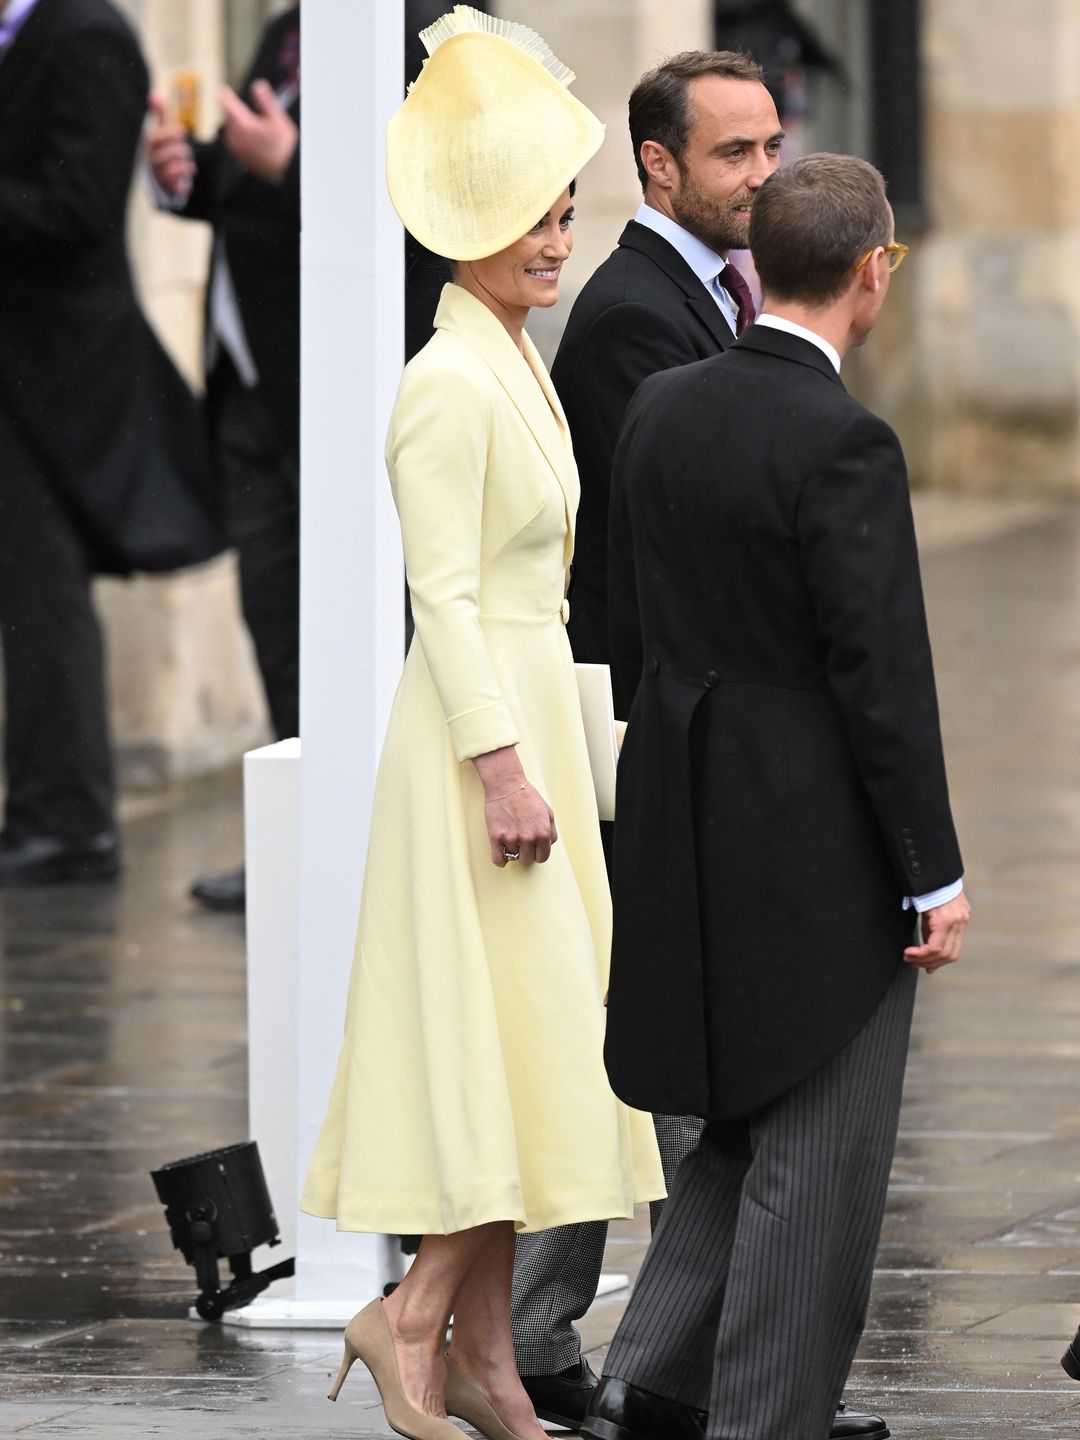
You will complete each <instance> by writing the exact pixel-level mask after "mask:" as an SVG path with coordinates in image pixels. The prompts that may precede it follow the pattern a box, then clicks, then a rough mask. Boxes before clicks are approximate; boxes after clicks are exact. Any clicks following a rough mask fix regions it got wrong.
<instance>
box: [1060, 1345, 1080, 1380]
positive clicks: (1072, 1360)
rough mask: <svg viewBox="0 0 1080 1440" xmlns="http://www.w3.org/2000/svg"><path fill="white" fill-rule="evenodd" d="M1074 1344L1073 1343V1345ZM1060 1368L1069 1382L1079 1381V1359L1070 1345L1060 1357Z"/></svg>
mask: <svg viewBox="0 0 1080 1440" xmlns="http://www.w3.org/2000/svg"><path fill="white" fill-rule="evenodd" d="M1075 1343H1076V1342H1075V1341H1074V1342H1073V1344H1075ZM1061 1368H1062V1370H1064V1371H1065V1374H1066V1375H1068V1376H1069V1378H1070V1379H1071V1380H1080V1358H1078V1357H1077V1354H1076V1351H1075V1350H1074V1349H1073V1347H1072V1345H1070V1346H1069V1348H1068V1349H1067V1350H1066V1351H1065V1354H1064V1355H1062V1357H1061Z"/></svg>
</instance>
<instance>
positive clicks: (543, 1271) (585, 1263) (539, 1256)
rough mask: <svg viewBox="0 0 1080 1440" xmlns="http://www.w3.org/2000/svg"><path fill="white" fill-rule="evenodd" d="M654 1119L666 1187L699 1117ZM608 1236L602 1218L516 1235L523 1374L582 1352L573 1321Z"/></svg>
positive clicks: (516, 1309) (588, 1298)
mask: <svg viewBox="0 0 1080 1440" xmlns="http://www.w3.org/2000/svg"><path fill="white" fill-rule="evenodd" d="M653 1120H654V1122H655V1124H656V1139H657V1142H658V1144H659V1147H660V1160H661V1163H662V1164H663V1167H664V1179H665V1180H666V1181H667V1187H668V1190H670V1189H671V1187H672V1185H673V1183H674V1180H675V1174H676V1171H677V1170H678V1169H679V1166H680V1165H681V1164H682V1162H683V1160H684V1159H685V1158H686V1156H687V1154H688V1153H689V1152H690V1151H691V1150H692V1149H693V1148H694V1146H695V1145H696V1144H697V1142H698V1138H699V1136H700V1135H701V1130H702V1122H701V1121H700V1120H697V1119H694V1118H693V1117H686V1116H682V1115H654V1116H653ZM663 1208H664V1202H663V1201H662V1200H655V1201H653V1203H652V1204H651V1205H650V1207H649V1210H650V1214H651V1218H652V1224H653V1229H654V1230H655V1228H656V1225H657V1222H658V1220H659V1217H660V1212H661V1211H662V1210H663ZM606 1241H607V1224H606V1222H604V1221H594V1222H592V1223H589V1224H584V1225H562V1226H559V1227H558V1228H557V1229H555V1230H540V1231H537V1232H536V1233H534V1234H529V1235H519V1236H518V1237H517V1251H516V1254H515V1257H514V1291H513V1300H512V1304H511V1312H510V1314H511V1322H512V1324H513V1330H514V1353H515V1355H516V1357H517V1366H518V1370H519V1371H520V1373H521V1374H522V1375H556V1374H558V1372H559V1371H560V1370H565V1369H567V1368H568V1367H569V1366H571V1365H573V1364H575V1363H576V1361H577V1360H578V1359H579V1358H580V1356H581V1336H580V1335H579V1334H578V1331H577V1329H576V1328H575V1325H574V1322H575V1321H576V1320H580V1319H581V1317H582V1316H583V1315H584V1314H585V1311H586V1310H588V1308H589V1306H590V1305H591V1304H592V1302H593V1301H594V1300H595V1299H596V1287H597V1285H598V1284H599V1281H600V1267H601V1266H602V1264H603V1261H604V1245H605V1242H606Z"/></svg>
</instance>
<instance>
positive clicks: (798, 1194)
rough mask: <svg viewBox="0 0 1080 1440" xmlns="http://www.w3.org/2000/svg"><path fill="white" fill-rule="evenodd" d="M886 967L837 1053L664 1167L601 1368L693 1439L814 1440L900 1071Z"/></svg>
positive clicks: (862, 1253) (846, 1356) (843, 1347)
mask: <svg viewBox="0 0 1080 1440" xmlns="http://www.w3.org/2000/svg"><path fill="white" fill-rule="evenodd" d="M916 978H917V974H916V971H915V970H914V969H913V968H912V967H910V966H907V965H901V966H900V968H899V970H898V972H897V976H896V979H895V981H894V982H893V984H892V986H891V987H890V989H889V990H888V992H887V993H886V995H885V998H884V999H883V1000H882V1002H881V1004H880V1006H879V1007H878V1009H877V1010H876V1011H875V1013H874V1015H873V1016H872V1017H871V1019H870V1020H869V1022H868V1023H867V1025H866V1026H865V1027H864V1028H863V1030H862V1031H861V1032H860V1033H859V1034H858V1035H857V1036H856V1037H855V1039H854V1040H853V1041H852V1042H851V1043H850V1044H849V1045H848V1046H847V1047H846V1048H845V1049H844V1050H842V1051H841V1052H840V1053H839V1054H838V1055H836V1056H834V1057H833V1058H832V1059H831V1060H829V1061H827V1062H826V1063H825V1064H824V1065H823V1066H822V1067H821V1068H820V1069H819V1070H816V1071H815V1072H814V1073H813V1074H812V1075H810V1076H808V1077H807V1078H806V1079H805V1080H802V1081H800V1082H799V1084H797V1085H796V1086H795V1087H794V1088H793V1089H791V1090H789V1091H788V1092H787V1093H786V1094H784V1095H782V1096H780V1097H779V1099H777V1100H774V1101H772V1102H771V1103H770V1104H769V1105H766V1106H765V1107H764V1108H763V1109H761V1110H759V1111H756V1112H755V1113H754V1114H753V1115H751V1116H749V1117H747V1118H746V1119H744V1120H737V1121H727V1122H717V1123H713V1124H710V1125H708V1126H706V1128H705V1132H704V1134H703V1136H702V1138H701V1142H700V1143H699V1145H698V1146H697V1148H696V1150H694V1152H693V1153H692V1154H691V1155H690V1156H689V1157H688V1158H687V1160H686V1161H685V1163H684V1164H683V1166H682V1167H681V1169H680V1171H679V1176H678V1179H677V1181H676V1184H675V1188H674V1189H673V1191H672V1193H671V1198H670V1199H669V1200H668V1203H667V1206H666V1207H665V1210H664V1217H663V1220H662V1222H661V1224H660V1226H659V1227H658V1229H657V1232H656V1236H655V1238H654V1240H653V1243H652V1245H651V1246H650V1248H649V1252H648V1254H647V1255H646V1257H645V1261H644V1263H643V1265H642V1268H641V1274H640V1276H639V1278H638V1282H637V1285H636V1286H635V1288H634V1293H633V1295H632V1297H631V1299H630V1304H629V1306H628V1308H627V1310H626V1314H625V1315H624V1317H623V1320H622V1323H621V1324H620V1326H619V1329H618V1331H617V1333H616V1335H615V1339H614V1341H613V1342H612V1346H611V1350H610V1352H609V1354H608V1360H607V1364H606V1366H605V1367H604V1373H605V1374H606V1375H614V1376H617V1377H618V1378H619V1379H621V1380H625V1381H628V1382H629V1383H630V1384H632V1385H636V1386H638V1387H639V1388H641V1389H642V1390H649V1391H651V1392H653V1393H654V1394H657V1395H663V1396H666V1397H667V1398H669V1399H672V1400H679V1401H681V1402H683V1403H684V1404H686V1405H691V1406H693V1407H694V1408H695V1409H697V1410H708V1412H709V1425H708V1430H707V1435H708V1440H827V1437H828V1435H829V1431H830V1429H831V1426H832V1423H833V1419H834V1416H835V1412H836V1407H837V1404H838V1403H839V1400H840V1396H841V1394H842V1392H843V1388H844V1384H845V1381H846V1380H847V1375H848V1371H849V1369H850V1368H851V1362H852V1360H853V1359H854V1356H855V1351H856V1348H857V1346H858V1343H859V1338H860V1336H861V1334H862V1328H863V1324H864V1323H865V1318H866V1306H867V1302H868V1300H869V1296H870V1281H871V1277H872V1275H873V1268H874V1255H875V1253H876V1251H877V1244H878V1237H879V1234H880V1230H881V1217H882V1214H883V1211H884V1208H885V1193H886V1189H887V1186H888V1180H889V1169H890V1165H891V1162H892V1155H893V1149H894V1147H895V1144H896V1127H897V1121H898V1118H899V1111H900V1095H901V1091H902V1088H903V1079H904V1065H905V1062H906V1059H907V1046H908V1036H909V1033H910V1029H911V1014H912V1007H913V1005H914V1000H915V982H916Z"/></svg>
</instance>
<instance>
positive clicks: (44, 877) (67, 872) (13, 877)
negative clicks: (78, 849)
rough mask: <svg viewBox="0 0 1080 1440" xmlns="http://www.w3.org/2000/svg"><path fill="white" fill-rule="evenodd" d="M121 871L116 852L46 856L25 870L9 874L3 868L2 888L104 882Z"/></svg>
mask: <svg viewBox="0 0 1080 1440" xmlns="http://www.w3.org/2000/svg"><path fill="white" fill-rule="evenodd" d="M119 874H120V862H119V860H117V859H116V857H115V856H112V855H110V856H108V857H101V858H91V859H86V860H68V859H58V860H43V861H42V862H41V863H40V864H38V865H33V866H27V867H26V869H25V870H14V871H11V872H10V873H8V874H5V873H4V871H3V870H2V869H0V890H15V889H18V888H19V887H20V886H30V885H102V884H105V883H107V882H108V881H110V880H115V879H116V878H117V877H118V876H119Z"/></svg>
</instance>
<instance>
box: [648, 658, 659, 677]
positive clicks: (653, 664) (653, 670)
mask: <svg viewBox="0 0 1080 1440" xmlns="http://www.w3.org/2000/svg"><path fill="white" fill-rule="evenodd" d="M659 669H660V661H659V660H657V658H656V656H655V655H653V656H652V657H651V658H650V660H649V665H648V670H649V674H650V675H655V674H657V672H658V671H659Z"/></svg>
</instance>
